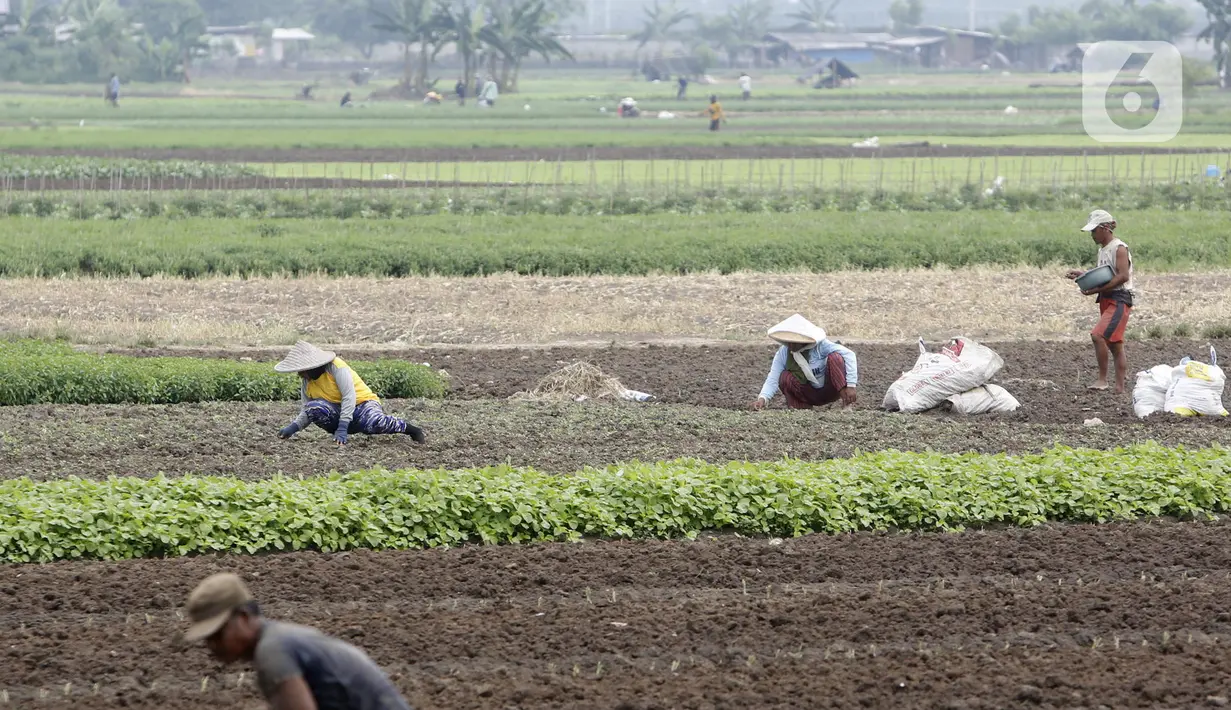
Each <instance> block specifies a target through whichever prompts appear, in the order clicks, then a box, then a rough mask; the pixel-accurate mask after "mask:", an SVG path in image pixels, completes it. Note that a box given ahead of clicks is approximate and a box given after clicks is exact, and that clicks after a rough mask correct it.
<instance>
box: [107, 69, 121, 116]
mask: <svg viewBox="0 0 1231 710" xmlns="http://www.w3.org/2000/svg"><path fill="white" fill-rule="evenodd" d="M107 102H108V103H110V104H111V105H112V106H114V107H116V108H119V105H120V77H118V76H116V75H115V74H112V75H111V79H110V80H109V81H108V82H107Z"/></svg>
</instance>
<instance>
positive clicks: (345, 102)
mask: <svg viewBox="0 0 1231 710" xmlns="http://www.w3.org/2000/svg"><path fill="white" fill-rule="evenodd" d="M338 105H339V106H341V107H342V108H350V107H351V106H352V104H351V100H350V92H349V91H348V92H346V93H345V94H342V103H340V104H338Z"/></svg>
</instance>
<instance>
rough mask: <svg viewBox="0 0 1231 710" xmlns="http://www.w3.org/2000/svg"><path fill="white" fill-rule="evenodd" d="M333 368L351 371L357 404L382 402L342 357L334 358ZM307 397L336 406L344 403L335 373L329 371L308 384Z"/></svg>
mask: <svg viewBox="0 0 1231 710" xmlns="http://www.w3.org/2000/svg"><path fill="white" fill-rule="evenodd" d="M333 366H334V367H336V368H339V369H346V370H349V371H350V376H351V378H352V379H353V380H354V381H355V404H357V405H358V404H363V403H364V402H379V401H380V399H378V398H377V396H376V395H375V394H373V393H372V390H371V389H369V388H368V386H367V384H366V383H364V381H363V379H362V378H360V377H359V375H358V374H357V373H356V372H355V371H354V370H351V368H350V365H347V364H346V361H345V360H343V359H342V358H340V357H339V358H334V360H333ZM307 396H308V399H323V400H325V401H327V402H333V403H334V404H341V403H342V393H341V392H340V391H339V390H338V383H337V380H335V379H334V378H333V373H331V372H330V371H328V370H326V371H325V374H323V375H321V376H320V377H318V378H316V379H315V380H312V381H310V382H308V384H307Z"/></svg>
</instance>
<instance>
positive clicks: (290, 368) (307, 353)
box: [274, 340, 337, 372]
mask: <svg viewBox="0 0 1231 710" xmlns="http://www.w3.org/2000/svg"><path fill="white" fill-rule="evenodd" d="M336 357H337V355H336V354H335V353H331V352H329V351H328V350H321V349H320V348H318V347H316V346H315V345H313V344H312V343H308V342H304V341H302V340H300V341H299V342H297V343H295V347H293V348H291V351H290V352H289V353H287V354H286V357H285V358H283V360H282V362H280V363H278V364H277V365H274V370H276V371H278V372H303V371H304V370H315V369H316V368H318V367H321V366H322V365H328V364H329V363H331V362H333V360H334V358H336Z"/></svg>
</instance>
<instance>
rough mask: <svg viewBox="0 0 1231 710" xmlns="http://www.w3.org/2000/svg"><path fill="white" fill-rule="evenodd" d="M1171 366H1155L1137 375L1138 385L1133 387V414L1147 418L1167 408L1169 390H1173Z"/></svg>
mask: <svg viewBox="0 0 1231 710" xmlns="http://www.w3.org/2000/svg"><path fill="white" fill-rule="evenodd" d="M1174 369H1175V368H1173V367H1171V366H1170V365H1155V366H1154V367H1151V368H1150V369H1149V370H1146V371H1144V372H1138V373H1137V385H1136V386H1135V387H1133V413H1134V414H1136V415H1137V416H1138V417H1140V418H1145V417H1148V416H1150V415H1151V414H1154V413H1155V412H1161V411H1163V407H1165V406H1167V390H1169V389H1171V379H1172V377H1171V374H1172V370H1174Z"/></svg>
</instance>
